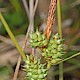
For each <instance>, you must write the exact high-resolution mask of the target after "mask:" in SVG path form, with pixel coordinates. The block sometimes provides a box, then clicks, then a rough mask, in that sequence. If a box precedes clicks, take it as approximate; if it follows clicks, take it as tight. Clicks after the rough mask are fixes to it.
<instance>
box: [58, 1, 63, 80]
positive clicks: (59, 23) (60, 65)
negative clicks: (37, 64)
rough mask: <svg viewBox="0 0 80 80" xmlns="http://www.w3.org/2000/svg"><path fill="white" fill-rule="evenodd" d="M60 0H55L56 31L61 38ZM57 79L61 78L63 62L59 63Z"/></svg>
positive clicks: (61, 79) (60, 79)
mask: <svg viewBox="0 0 80 80" xmlns="http://www.w3.org/2000/svg"><path fill="white" fill-rule="evenodd" d="M60 8H61V7H60V0H57V17H58V32H59V34H60V38H61V39H62V24H61V9H60ZM59 80H63V63H61V64H59Z"/></svg>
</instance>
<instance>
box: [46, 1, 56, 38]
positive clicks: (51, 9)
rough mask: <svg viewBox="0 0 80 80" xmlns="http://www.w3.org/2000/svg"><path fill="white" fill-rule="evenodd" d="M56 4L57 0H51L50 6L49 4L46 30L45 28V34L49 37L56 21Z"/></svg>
mask: <svg viewBox="0 0 80 80" xmlns="http://www.w3.org/2000/svg"><path fill="white" fill-rule="evenodd" d="M56 4H57V0H51V2H50V6H49V12H48V18H47V24H46V30H45V36H46V38H47V39H49V37H50V35H51V31H52V26H53V24H54V22H55V11H56Z"/></svg>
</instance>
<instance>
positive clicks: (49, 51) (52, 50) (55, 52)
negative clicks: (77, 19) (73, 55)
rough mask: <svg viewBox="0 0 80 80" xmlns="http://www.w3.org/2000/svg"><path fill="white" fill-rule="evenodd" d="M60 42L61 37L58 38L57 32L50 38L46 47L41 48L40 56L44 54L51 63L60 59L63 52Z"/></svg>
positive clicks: (61, 40)
mask: <svg viewBox="0 0 80 80" xmlns="http://www.w3.org/2000/svg"><path fill="white" fill-rule="evenodd" d="M62 42H63V39H60V36H59V34H58V33H57V34H55V35H53V36H52V37H51V38H50V40H49V42H48V45H47V47H46V48H43V49H42V53H41V54H42V56H44V57H45V59H46V60H47V61H48V62H50V63H51V64H52V65H54V64H56V63H57V62H58V61H60V60H62V59H61V57H62V55H63V53H64V52H63V44H62Z"/></svg>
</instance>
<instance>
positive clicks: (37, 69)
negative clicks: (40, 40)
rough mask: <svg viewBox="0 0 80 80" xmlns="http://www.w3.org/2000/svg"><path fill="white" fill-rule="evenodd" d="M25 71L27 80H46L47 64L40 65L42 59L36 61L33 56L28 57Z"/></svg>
mask: <svg viewBox="0 0 80 80" xmlns="http://www.w3.org/2000/svg"><path fill="white" fill-rule="evenodd" d="M24 67H25V71H26V72H27V75H26V77H27V80H44V78H45V77H46V75H47V69H45V68H44V67H45V64H41V63H40V59H38V60H36V59H35V58H34V57H33V56H32V55H31V56H28V55H27V60H25V66H24Z"/></svg>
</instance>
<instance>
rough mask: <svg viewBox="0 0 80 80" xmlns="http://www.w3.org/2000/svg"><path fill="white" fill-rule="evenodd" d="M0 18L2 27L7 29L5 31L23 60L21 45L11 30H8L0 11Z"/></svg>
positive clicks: (23, 54)
mask: <svg viewBox="0 0 80 80" xmlns="http://www.w3.org/2000/svg"><path fill="white" fill-rule="evenodd" d="M0 19H1V21H2V23H3V25H4V27H5V29H6V31H7V33H8V34H9V36H10V38H11V39H12V41H13V42H14V44H15V46H16V48H17V49H18V51H19V53H20V55H21V56H22V58H23V59H24V60H25V59H26V56H25V53H24V52H23V51H22V49H21V47H20V46H19V44H18V42H17V40H16V38H15V37H14V35H13V33H12V32H11V30H10V28H9V26H8V24H7V22H6V20H5V19H4V17H3V15H2V13H0Z"/></svg>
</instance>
